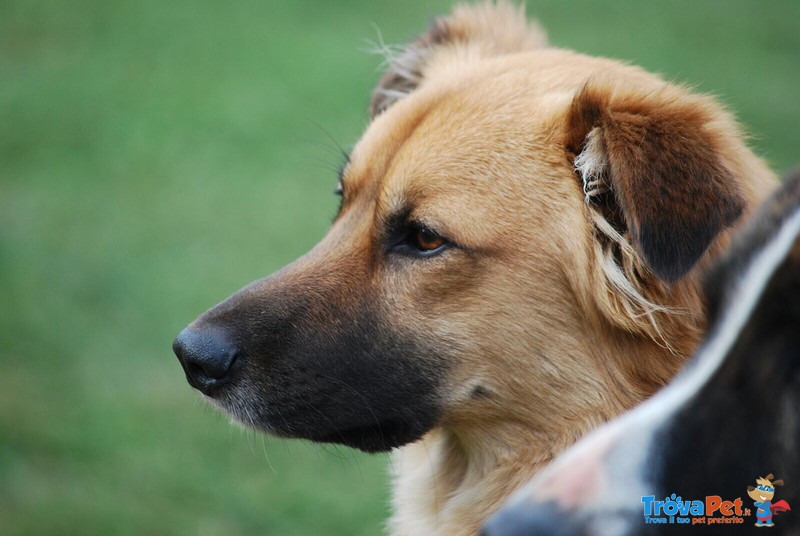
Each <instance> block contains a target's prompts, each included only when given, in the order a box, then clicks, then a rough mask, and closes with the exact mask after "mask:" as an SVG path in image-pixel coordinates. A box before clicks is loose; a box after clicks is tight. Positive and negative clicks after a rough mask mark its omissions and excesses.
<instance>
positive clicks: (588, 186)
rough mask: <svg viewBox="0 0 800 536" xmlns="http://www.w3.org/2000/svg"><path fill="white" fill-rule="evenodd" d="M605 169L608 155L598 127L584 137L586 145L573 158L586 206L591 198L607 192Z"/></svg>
mask: <svg viewBox="0 0 800 536" xmlns="http://www.w3.org/2000/svg"><path fill="white" fill-rule="evenodd" d="M607 168H608V154H607V152H606V147H605V144H604V143H603V133H602V131H601V130H600V127H595V128H593V129H592V130H591V131H590V132H589V134H587V135H586V145H585V146H584V148H583V151H581V153H580V154H579V155H578V156H577V157H576V158H575V171H577V172H578V174H579V175H580V176H581V179H582V180H583V195H584V198H585V200H586V204H587V205H588V204H589V203H591V202H592V197H595V196H597V195H599V194H602V193H604V192H607V191H608V184H607V183H606V181H605V175H606V170H607Z"/></svg>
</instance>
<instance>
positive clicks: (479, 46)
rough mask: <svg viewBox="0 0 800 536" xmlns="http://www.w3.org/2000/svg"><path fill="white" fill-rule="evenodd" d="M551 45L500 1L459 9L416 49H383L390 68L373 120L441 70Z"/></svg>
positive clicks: (376, 93)
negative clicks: (457, 63)
mask: <svg viewBox="0 0 800 536" xmlns="http://www.w3.org/2000/svg"><path fill="white" fill-rule="evenodd" d="M546 45H547V36H546V35H545V33H544V31H543V30H542V29H541V28H540V27H539V25H538V24H536V23H535V22H528V21H527V20H526V18H525V9H524V6H522V5H519V6H517V5H514V4H512V3H510V2H506V1H504V0H498V1H497V2H496V3H495V2H489V1H486V2H484V3H483V4H475V5H459V6H456V7H455V8H454V9H453V12H452V13H451V14H450V15H448V16H446V17H439V18H436V19H435V20H434V21H433V23H431V25H430V27H429V28H428V31H427V32H425V33H423V34H421V35H420V36H419V37H417V39H416V40H415V41H414V42H412V43H411V44H409V45H406V46H404V47H399V48H397V49H396V50H394V49H392V48H389V47H386V46H384V45H381V46H382V48H383V50H381V52H382V53H384V54H386V56H387V58H386V63H387V64H388V68H387V70H386V73H385V74H384V75H383V77H382V78H381V79H380V81H379V82H378V85H377V87H376V88H375V89H374V90H373V92H372V99H371V101H370V105H369V111H370V117H371V118H374V117H375V116H377V115H378V114H380V113H381V112H383V111H384V110H386V109H388V108H389V107H390V106H392V105H393V104H394V103H395V102H397V101H398V100H400V99H402V98H403V97H405V96H406V95H408V94H409V93H411V92H412V91H414V90H415V89H416V88H417V87H419V86H420V85H421V84H422V83H423V82H424V81H425V79H426V78H427V77H428V76H429V75H430V74H431V71H433V70H435V69H436V68H438V67H441V66H443V65H447V64H450V63H453V62H459V61H465V60H474V59H479V58H488V57H492V56H499V55H502V54H509V53H513V52H520V51H522V50H531V49H536V48H542V47H544V46H546Z"/></svg>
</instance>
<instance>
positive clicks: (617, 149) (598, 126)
mask: <svg viewBox="0 0 800 536" xmlns="http://www.w3.org/2000/svg"><path fill="white" fill-rule="evenodd" d="M726 115H727V114H726V112H724V111H723V110H721V109H720V108H719V107H718V106H717V105H715V104H714V103H713V101H711V99H709V98H707V97H704V96H701V95H693V94H690V93H689V92H687V91H684V90H683V89H682V88H679V87H677V86H672V85H668V84H665V85H664V86H663V87H662V88H659V89H656V90H653V91H651V92H645V93H642V92H639V93H637V92H635V91H630V92H626V91H624V90H620V89H619V88H615V87H613V85H610V84H602V83H591V82H590V83H589V84H587V85H586V86H584V88H583V89H582V91H580V92H579V93H578V94H577V95H576V97H575V98H574V99H573V102H572V104H571V108H570V111H569V116H568V127H567V128H568V131H567V140H566V142H567V148H568V152H569V154H570V156H571V157H572V158H574V159H575V160H574V165H575V169H576V171H577V173H578V174H579V175H580V178H581V180H582V181H583V187H584V193H585V195H586V201H587V203H591V204H595V205H597V207H598V209H601V210H603V211H605V213H606V215H607V217H608V219H609V222H610V223H611V224H612V225H613V226H614V227H615V228H616V230H617V231H618V232H620V234H625V233H628V235H629V239H630V241H631V243H632V245H633V247H634V248H635V250H636V252H637V253H638V254H639V255H640V256H641V257H642V259H643V260H644V262H645V264H646V265H647V267H648V268H649V269H650V271H651V272H653V273H654V274H655V275H656V276H657V277H659V278H660V279H661V280H662V281H665V282H667V283H671V282H674V281H676V280H678V279H681V278H682V277H683V276H684V275H686V273H687V272H688V271H689V270H691V268H692V267H693V266H694V265H695V263H696V262H697V261H698V260H699V259H700V257H701V256H702V255H703V253H704V252H705V251H706V249H707V248H708V246H709V245H710V244H711V242H712V241H713V240H714V238H715V237H716V236H717V234H718V233H719V232H720V231H721V230H722V229H724V228H725V227H727V226H729V225H730V224H731V223H732V222H733V221H734V220H736V219H737V218H738V217H739V216H740V214H741V213H742V210H743V208H744V200H743V198H742V196H741V194H740V191H739V185H738V184H737V182H736V180H735V177H734V176H733V174H732V172H731V171H730V170H729V169H728V167H727V166H726V164H725V162H724V161H723V160H722V157H721V155H720V151H719V147H717V142H718V140H721V139H723V138H724V136H725V135H730V134H726V133H724V132H721V131H719V130H718V129H719V128H720V127H719V123H720V121H719V118H721V117H725V116H726Z"/></svg>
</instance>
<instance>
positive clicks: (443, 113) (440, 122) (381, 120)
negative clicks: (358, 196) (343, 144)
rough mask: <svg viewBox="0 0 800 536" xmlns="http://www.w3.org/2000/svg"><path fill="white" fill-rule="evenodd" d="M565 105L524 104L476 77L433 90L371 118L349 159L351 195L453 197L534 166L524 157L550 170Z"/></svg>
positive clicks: (541, 100) (548, 101)
mask: <svg viewBox="0 0 800 536" xmlns="http://www.w3.org/2000/svg"><path fill="white" fill-rule="evenodd" d="M570 98H571V95H570V94H566V93H564V92H554V93H544V94H541V95H539V94H531V95H526V96H525V98H524V99H523V98H520V95H519V94H518V91H515V90H514V89H513V87H507V86H502V85H499V84H496V83H493V81H492V80H488V81H486V80H484V79H482V78H481V79H475V80H474V81H473V79H471V78H469V77H468V78H466V79H465V80H449V81H447V82H446V83H432V84H431V85H430V86H428V87H424V88H421V89H420V90H419V91H417V92H415V93H414V94H412V95H409V96H408V97H406V98H404V99H402V100H401V101H399V102H398V103H397V104H395V105H394V106H392V107H391V108H390V109H389V110H387V111H386V112H384V113H382V114H381V115H379V116H378V117H376V118H375V120H374V121H373V122H372V123H371V124H370V125H369V127H368V128H367V131H366V133H365V134H364V136H363V137H362V139H361V140H360V141H359V142H358V143H357V144H356V146H355V147H354V149H353V151H352V153H351V155H350V162H349V164H348V166H347V169H346V172H345V181H346V182H347V186H348V187H349V188H350V189H351V190H352V191H357V190H361V189H364V188H366V189H370V188H374V187H378V189H379V190H385V193H386V195H389V196H391V195H393V194H399V193H401V192H402V193H406V194H408V193H409V191H408V190H409V189H410V190H412V191H411V192H410V193H412V194H421V193H424V192H425V191H427V192H429V193H433V194H435V193H440V191H441V190H442V189H444V190H446V191H449V192H450V193H454V194H456V193H458V191H459V189H461V188H465V187H473V186H476V185H477V186H478V187H480V185H481V184H482V182H483V181H485V180H487V179H490V178H491V179H493V180H494V181H495V182H496V181H497V180H498V177H502V178H504V179H505V178H507V177H508V178H510V177H511V176H512V175H513V173H508V172H506V170H505V168H506V167H508V168H511V167H512V166H511V164H512V163H513V162H515V161H516V163H517V167H519V164H520V163H521V160H522V159H525V160H526V163H527V164H535V161H534V160H535V159H531V158H530V157H532V156H539V157H541V159H542V160H545V161H547V163H548V164H549V165H552V160H554V159H556V158H559V157H560V156H561V155H560V154H559V155H554V154H551V153H554V148H555V145H552V144H551V145H550V146H549V150H544V149H543V146H544V145H546V144H548V142H551V141H552V139H553V138H554V134H555V133H556V132H558V131H559V128H560V127H561V122H559V121H558V119H557V118H558V117H563V115H564V110H565V109H566V106H567V104H568V102H569V100H570ZM537 149H540V150H537ZM559 163H560V160H559ZM509 170H510V169H509ZM491 186H495V187H497V186H498V185H497V184H494V185H491ZM495 189H496V188H490V189H489V190H487V191H486V192H484V193H487V194H490V193H492V191H494V190H495Z"/></svg>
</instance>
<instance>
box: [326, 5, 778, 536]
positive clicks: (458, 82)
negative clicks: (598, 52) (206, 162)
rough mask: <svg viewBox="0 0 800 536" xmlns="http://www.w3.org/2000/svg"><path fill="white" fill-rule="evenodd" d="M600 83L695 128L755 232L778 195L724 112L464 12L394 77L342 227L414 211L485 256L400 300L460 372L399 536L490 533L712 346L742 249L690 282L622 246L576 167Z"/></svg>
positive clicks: (402, 481) (493, 13) (408, 493)
mask: <svg viewBox="0 0 800 536" xmlns="http://www.w3.org/2000/svg"><path fill="white" fill-rule="evenodd" d="M587 84H590V85H591V92H592V95H593V98H596V99H599V100H600V101H602V102H603V103H608V102H621V101H620V99H621V100H622V101H624V106H623V108H624V109H625V110H624V111H625V113H633V114H639V115H641V116H645V117H654V116H658V117H663V118H664V119H663V120H664V121H665V122H666V123H665V124H667V125H669V124H673V123H674V122H676V121H677V122H678V123H680V124H685V125H686V126H687V128H689V129H690V130H687V132H691V133H693V134H692V135H693V136H694V135H696V136H697V140H695V141H696V142H697V143H700V145H701V146H702V147H706V148H707V150H708V151H710V153H709V154H707V155H706V156H707V157H708V158H705V157H702V158H700V159H699V160H698V161H699V164H698V166H700V167H711V168H714V169H716V167H717V166H718V167H720V168H724V172H725V173H726V174H728V175H729V176H730V177H731V180H733V181H735V183H734V184H731V185H730V186H731V188H732V189H733V190H735V191H733V192H732V193H731V195H736V196H739V197H740V198H741V200H742V203H743V206H744V211H745V214H747V213H748V212H749V207H750V206H752V205H753V204H754V203H755V202H757V201H759V200H760V199H762V198H763V197H764V196H765V195H767V194H768V193H769V191H770V190H771V189H772V188H773V186H774V184H775V179H774V177H773V175H772V173H771V172H770V171H769V170H768V169H767V167H766V166H765V165H764V164H763V163H762V162H761V161H760V160H759V159H758V158H756V157H755V156H753V154H752V153H751V152H750V151H749V150H748V149H747V148H746V146H745V144H744V142H743V140H742V136H741V134H740V131H739V129H738V127H737V125H736V123H735V121H734V119H733V118H732V117H731V115H730V114H729V113H727V112H726V111H725V110H723V109H722V108H721V107H720V106H719V105H718V104H717V103H716V102H714V100H713V99H711V98H709V97H706V96H702V95H696V94H692V93H691V92H689V91H688V90H686V89H684V88H681V87H677V86H674V85H670V84H666V83H664V82H663V81H662V80H661V79H660V78H658V77H656V76H654V75H652V74H649V73H646V72H645V71H643V70H641V69H639V68H637V67H633V66H628V65H624V64H621V63H619V62H616V61H611V60H607V59H601V58H591V57H587V56H583V55H580V54H576V53H574V52H570V51H567V50H559V49H552V48H546V46H545V40H544V34H543V33H542V32H541V30H539V29H538V27H535V26H526V24H525V22H524V18H523V15H522V14H521V12H520V10H518V9H517V8H514V7H512V6H510V5H508V4H505V3H501V4H500V5H499V6H492V5H490V4H485V5H479V6H475V7H464V6H462V7H459V8H457V9H456V11H455V12H454V14H453V16H452V17H451V18H447V19H440V20H438V21H437V22H436V23H435V24H434V26H433V28H432V30H431V31H430V32H429V33H428V34H425V35H423V36H422V37H421V38H420V39H419V40H418V41H417V42H416V43H414V44H412V45H410V46H409V47H408V48H406V49H405V51H404V52H401V53H400V54H399V55H398V56H397V57H396V58H394V60H392V59H390V66H389V70H388V72H387V74H386V75H385V76H384V78H383V79H382V81H381V83H380V84H379V86H378V88H376V93H375V97H374V98H373V102H372V105H371V111H372V114H373V115H374V120H373V121H372V123H371V124H370V125H369V127H368V129H367V131H366V133H365V134H364V136H363V138H362V140H361V141H360V142H359V143H358V144H357V146H356V147H355V149H354V151H353V152H352V155H351V158H350V164H349V165H348V167H347V169H346V170H345V178H344V190H345V202H344V208H343V212H342V216H341V217H340V218H341V219H342V220H348V218H349V217H350V215H352V214H354V213H360V214H362V215H363V214H365V213H371V214H373V216H371V217H370V218H368V219H370V221H372V222H373V224H375V222H378V221H380V219H381V217H382V216H385V215H387V214H388V213H389V212H391V211H392V210H393V209H394V208H396V207H398V206H399V205H401V204H403V203H405V202H406V201H407V200H408V199H413V200H414V205H413V206H414V208H413V216H414V218H417V219H421V220H423V221H425V220H429V221H432V222H435V224H436V225H437V226H438V228H439V229H442V230H443V231H444V233H445V234H446V236H447V237H448V238H451V239H452V240H454V241H456V242H458V243H459V244H462V245H464V246H465V247H466V248H467V249H469V250H470V251H471V252H473V253H474V256H473V257H469V256H463V257H461V258H459V259H456V260H450V261H447V262H445V261H442V260H438V259H437V260H431V261H429V262H428V264H426V265H424V266H418V267H416V268H413V270H414V271H413V278H412V279H405V278H399V279H397V280H396V281H395V283H396V287H394V288H393V289H392V290H391V292H387V295H391V296H392V306H393V307H395V308H396V309H397V311H398V314H399V315H401V316H402V315H403V311H404V310H407V311H408V315H407V316H406V317H404V318H407V319H408V320H407V322H408V325H407V327H408V328H409V329H412V330H413V329H414V326H415V325H416V326H419V327H420V328H422V327H423V326H424V327H425V329H428V330H430V329H433V331H434V332H435V333H436V334H437V336H438V337H440V339H441V341H442V344H448V345H451V346H456V347H458V348H459V350H460V355H461V362H460V363H459V364H458V365H457V367H456V368H455V370H454V372H452V373H451V375H450V376H449V378H448V390H447V393H446V394H445V396H446V403H445V408H446V410H445V413H444V415H443V417H442V419H441V421H440V423H439V425H438V426H437V427H436V428H435V429H434V430H433V431H431V432H430V433H428V434H427V435H426V436H425V437H424V439H423V440H421V441H419V442H417V443H414V444H411V445H408V446H406V447H403V448H401V449H399V451H398V452H397V453H396V455H395V457H394V463H393V464H392V468H393V470H394V473H395V474H394V475H393V476H394V477H395V478H396V483H395V491H394V499H393V504H394V510H395V513H394V515H393V517H392V519H391V521H390V529H391V532H392V534H396V535H416V534H447V535H460V534H473V533H474V532H475V531H476V529H477V527H478V526H479V525H480V523H481V522H482V521H483V520H485V519H486V517H487V516H488V515H489V514H490V513H491V512H493V511H494V510H495V509H496V507H497V506H498V505H499V504H500V503H501V502H502V500H503V499H504V498H506V497H507V496H508V495H509V493H511V492H512V491H513V490H514V489H515V488H516V487H517V486H519V485H520V484H522V483H524V482H525V481H527V480H528V479H529V478H530V477H531V476H532V475H533V474H534V473H535V472H536V471H537V470H538V469H539V468H540V467H541V466H542V465H543V464H545V463H547V461H548V460H550V459H551V458H552V457H553V456H555V455H556V454H557V453H559V452H560V451H561V450H563V449H564V448H566V447H567V446H569V445H570V444H571V443H573V442H574V441H575V440H576V439H577V438H578V437H580V436H581V435H583V434H584V433H585V432H586V431H588V430H590V429H592V428H594V427H596V426H597V425H598V424H600V423H602V422H603V421H605V420H607V419H609V418H610V417H612V416H614V415H616V414H618V413H620V412H621V411H623V410H625V409H627V408H630V407H631V406H633V405H635V404H636V403H637V402H639V401H640V400H642V399H643V398H645V397H647V396H648V395H650V394H651V393H652V392H653V391H654V390H655V389H657V388H658V387H659V386H661V385H663V384H664V383H665V382H666V381H667V380H668V379H669V378H671V377H672V375H673V374H674V373H675V372H676V371H677V369H678V368H679V367H680V366H681V364H682V363H683V362H684V361H685V359H686V358H687V356H688V355H690V353H691V352H692V351H693V349H694V348H695V346H696V345H697V343H698V340H699V338H700V336H701V335H702V333H703V331H704V329H705V321H704V313H703V303H702V300H701V298H700V296H699V290H698V274H699V273H701V272H702V270H703V269H704V267H705V266H707V265H708V263H709V262H710V261H711V260H712V259H713V258H715V257H716V256H717V255H718V253H719V252H720V251H721V250H722V249H724V248H725V246H726V245H727V243H728V235H729V232H728V231H727V230H723V231H722V232H721V234H720V235H719V236H717V238H716V239H715V240H714V241H713V243H712V244H711V246H710V247H709V249H708V251H707V252H706V254H705V255H704V256H703V257H702V258H701V260H700V261H699V263H698V264H697V265H696V266H695V267H694V268H693V269H692V270H691V271H690V273H689V274H688V275H686V276H685V277H683V278H681V279H680V280H679V281H677V282H675V283H672V284H668V283H665V282H663V281H660V280H659V279H658V278H657V277H656V276H654V275H653V273H652V272H651V271H650V270H648V267H647V265H646V263H645V262H644V261H643V259H642V257H641V254H640V251H639V250H638V247H637V245H636V244H635V241H634V240H633V239H632V237H631V235H630V234H628V233H627V232H623V233H617V235H614V233H615V231H614V229H613V227H611V226H609V225H608V223H609V222H608V220H607V214H605V213H604V212H603V210H602V208H601V207H597V206H593V205H592V204H591V202H590V203H587V202H586V199H585V192H584V189H583V185H582V184H581V178H580V176H579V175H578V174H576V173H575V171H574V169H573V167H574V166H575V162H574V160H575V158H576V156H577V155H578V154H579V153H580V152H581V150H582V149H583V148H585V143H586V140H587V136H589V134H590V132H591V131H592V129H594V128H596V127H597V125H595V124H594V123H592V122H591V118H590V119H586V120H585V121H584V122H585V123H586V124H583V125H582V126H581V125H577V126H576V124H574V123H575V121H572V124H571V123H570V119H569V118H570V114H571V113H572V114H573V115H574V113H575V109H576V108H575V106H577V104H576V99H578V98H579V95H580V94H581V92H582V91H586V87H587ZM580 121H583V119H581V120H580ZM580 121H578V123H580ZM609 121H611V120H609ZM612 126H613V125H612ZM694 127H698V128H700V129H701V131H702V132H700V133H697V132H696V131H695V130H693V129H694ZM603 128H611V127H609V123H604V127H603ZM576 132H577V134H576ZM628 132H630V130H629V131H628ZM712 153H713V154H712ZM712 157H713V160H714V163H711V162H710V161H709V160H708V159H709V158H712ZM614 158H616V156H612V158H611V160H613V159H614ZM698 158H699V157H698ZM664 165H669V164H664ZM579 166H580V162H579ZM625 169H628V168H627V167H626V168H625ZM595 186H597V185H595ZM612 186H613V185H612ZM609 187H610V186H609ZM616 187H617V188H620V187H621V186H618V185H617V186H616ZM634 188H636V186H635V185H634ZM709 195H712V194H709ZM634 197H635V196H634ZM649 201H650V202H652V203H655V204H656V207H655V210H658V203H659V201H658V200H654V199H650V200H649ZM706 201H707V202H710V203H714V199H713V198H709V199H708V200H706ZM636 202H637V203H641V201H636ZM636 208H640V207H639V206H638V205H637V207H636ZM682 208H683V207H681V206H673V207H669V210H675V211H680V210H681V209H682ZM632 210H633V209H632ZM691 216H692V217H697V215H691ZM359 221H361V220H359ZM348 232H352V233H370V232H372V229H371V228H369V227H367V228H363V227H362V228H359V229H356V228H352V229H350V230H349V231H348ZM365 247H367V246H366V245H365ZM609 263H611V265H614V266H616V268H614V267H613V266H612V267H611V268H609V266H610V265H609ZM610 269H611V270H612V271H613V270H617V271H618V272H619V274H617V275H620V274H621V277H622V278H623V280H622V281H623V282H627V283H628V284H629V285H630V289H633V291H634V292H633V293H628V294H626V292H625V291H624V289H621V287H620V284H619V282H617V283H615V282H614V281H613V280H612V279H613V277H614V275H613V274H611V273H610V272H609V270H610ZM476 387H478V388H479V390H478V392H479V393H481V394H480V395H479V396H476V395H475V392H476V390H475V388H476Z"/></svg>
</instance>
